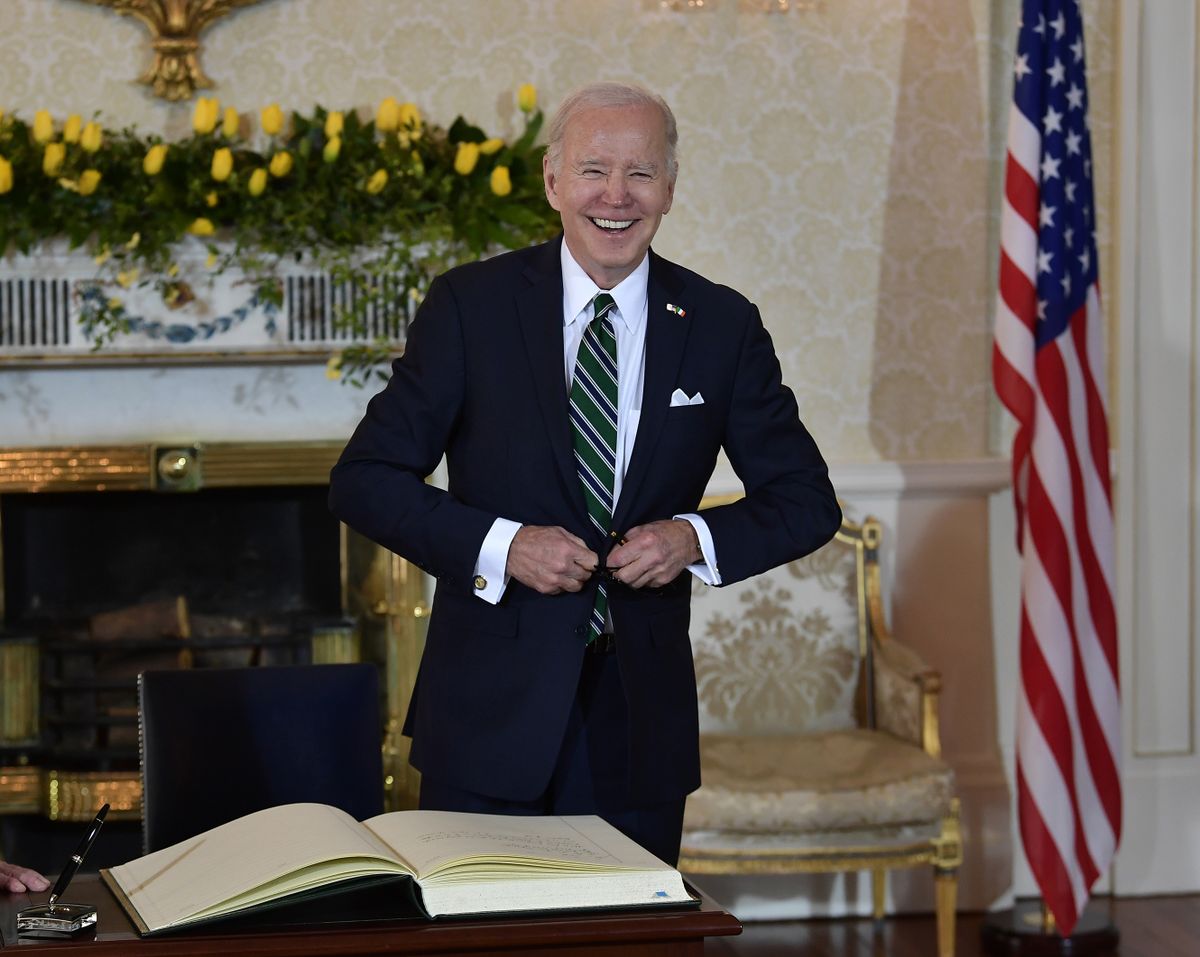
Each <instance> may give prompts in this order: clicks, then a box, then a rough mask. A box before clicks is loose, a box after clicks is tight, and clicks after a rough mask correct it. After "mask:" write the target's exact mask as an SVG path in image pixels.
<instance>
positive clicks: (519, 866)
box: [101, 804, 693, 935]
mask: <svg viewBox="0 0 1200 957" xmlns="http://www.w3.org/2000/svg"><path fill="white" fill-rule="evenodd" d="M387 875H395V876H398V877H406V878H409V879H410V880H411V882H412V883H413V884H414V885H415V886H414V887H413V888H412V890H413V893H414V897H415V898H416V901H417V904H418V906H419V907H420V909H421V910H422V911H423V912H424V914H425V915H426V916H428V917H445V916H466V915H472V914H489V913H514V912H520V911H557V910H575V909H593V908H603V907H641V906H653V905H655V904H674V905H676V906H678V905H680V904H690V903H692V902H693V898H692V897H691V895H690V894H689V893H688V892H687V891H686V890H685V889H684V885H683V878H682V877H681V876H680V874H679V872H678V871H677V870H675V869H674V868H673V867H670V866H669V865H667V864H664V863H663V862H662V861H660V860H659V859H658V858H657V857H655V856H654V855H652V854H651V853H650V852H649V851H646V850H644V849H643V848H641V847H639V846H638V845H637V844H635V843H634V842H633V841H631V840H630V839H629V838H627V837H626V836H625V835H624V834H622V833H621V832H620V831H618V830H617V829H616V828H614V827H613V826H612V825H610V824H608V823H606V822H605V821H603V820H601V819H600V818H598V817H592V816H586V817H508V816H502V815H495V814H466V813H460V812H454V811H393V812H392V813H390V814H381V815H379V816H378V817H373V818H370V819H369V820H367V821H364V822H362V823H359V822H358V821H355V820H354V818H352V817H350V815H348V814H346V813H345V812H343V811H339V810H338V809H337V808H333V807H329V806H327V805H324V804H285V805H281V806H280V807H273V808H268V809H267V810H265V811H257V812H255V813H254V814H248V815H246V816H245V817H242V818H238V819H237V820H236V821H231V822H229V823H228V824H222V825H221V826H220V827H215V828H213V829H212V830H211V831H206V832H205V833H203V834H199V835H197V836H196V837H192V838H189V839H188V840H186V841H181V842H180V843H178V844H175V845H173V846H172V847H167V848H163V849H162V850H160V851H155V852H154V853H152V854H147V855H146V856H145V857H139V858H138V859H137V860H134V861H130V862H129V863H128V864H122V865H120V866H119V867H114V868H112V869H111V870H106V871H102V872H101V876H102V877H103V879H104V881H105V882H106V883H107V884H108V886H109V887H110V888H111V889H112V891H113V893H114V894H116V896H117V898H118V899H119V900H120V901H121V903H122V905H123V906H124V907H125V909H126V911H127V912H128V913H129V915H130V917H131V918H132V919H133V921H134V923H136V924H137V926H138V929H139V930H140V931H141V932H142V934H144V935H145V934H155V933H159V932H162V931H167V930H172V929H175V928H181V927H187V926H191V925H195V924H200V923H206V922H208V921H211V920H216V919H218V918H223V917H229V916H232V915H235V914H241V913H244V912H247V911H249V910H251V909H254V908H260V907H265V906H270V905H272V904H275V903H277V902H280V901H283V900H288V899H290V898H292V897H293V895H307V894H313V893H314V892H324V891H329V892H333V891H337V890H339V889H341V887H342V885H343V882H347V881H353V880H355V879H358V878H369V877H383V876H387Z"/></svg>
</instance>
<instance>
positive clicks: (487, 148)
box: [479, 136, 504, 156]
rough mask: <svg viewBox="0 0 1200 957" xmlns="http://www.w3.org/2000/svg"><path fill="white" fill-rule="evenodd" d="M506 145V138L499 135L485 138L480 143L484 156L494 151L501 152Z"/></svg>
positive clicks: (480, 150)
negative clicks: (503, 138)
mask: <svg viewBox="0 0 1200 957" xmlns="http://www.w3.org/2000/svg"><path fill="white" fill-rule="evenodd" d="M503 146H504V140H502V139H500V138H499V137H498V136H493V137H492V138H491V139H487V140H484V141H483V142H482V143H480V144H479V152H481V153H482V154H483V155H484V156H491V155H492V154H493V153H499V152H500V150H501V149H502V148H503Z"/></svg>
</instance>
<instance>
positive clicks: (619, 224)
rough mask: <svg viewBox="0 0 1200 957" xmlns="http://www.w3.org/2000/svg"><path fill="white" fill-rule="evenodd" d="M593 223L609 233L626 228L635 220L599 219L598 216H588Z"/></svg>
mask: <svg viewBox="0 0 1200 957" xmlns="http://www.w3.org/2000/svg"><path fill="white" fill-rule="evenodd" d="M589 218H590V219H591V221H592V222H593V223H595V224H596V225H597V226H599V227H600V228H601V229H603V230H607V231H608V232H610V233H619V232H621V230H623V229H628V228H629V227H630V226H632V225H633V224H634V223H635V222H637V220H634V219H600V218H599V217H598V216H591V217H589Z"/></svg>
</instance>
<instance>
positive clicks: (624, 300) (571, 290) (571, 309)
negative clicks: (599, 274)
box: [560, 240, 650, 332]
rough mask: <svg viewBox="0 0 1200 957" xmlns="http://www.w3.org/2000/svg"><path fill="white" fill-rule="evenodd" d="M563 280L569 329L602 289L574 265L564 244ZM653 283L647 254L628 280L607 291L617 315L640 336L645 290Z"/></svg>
mask: <svg viewBox="0 0 1200 957" xmlns="http://www.w3.org/2000/svg"><path fill="white" fill-rule="evenodd" d="M560 258H561V261H562V277H563V325H564V326H570V325H572V324H573V323H574V322H575V320H576V319H578V318H579V317H580V314H581V313H583V310H584V307H585V306H586V305H587V304H588V303H589V302H591V301H592V299H593V298H594V297H595V295H596V293H598V292H600V291H601V290H600V287H599V286H597V285H596V283H595V282H594V281H593V280H592V277H591V276H589V275H588V274H587V273H586V272H584V271H583V267H582V266H580V265H579V263H577V262H576V261H575V257H574V256H572V255H571V250H569V249H568V248H567V243H566V240H563V243H562V250H561V253H560ZM649 281H650V254H649V253H646V255H645V256H643V257H642V261H641V262H640V263H638V265H637V268H636V269H634V271H633V272H631V273H630V274H629V275H628V276H626V277H625V278H624V279H622V280H621V281H620V282H619V283H617V285H616V286H614V287H613V288H612V289H608V290H605V291H606V292H607V293H608V294H609V295H610V296H612V297H613V299H614V300H615V301H616V303H617V314H618V316H619V318H620V319H621V321H622V322H624V323H625V328H626V329H627V330H628V331H629V332H637V331H638V330H639V329H640V328H641V326H642V325H643V324H644V322H645V320H646V288H647V286H648V284H649Z"/></svg>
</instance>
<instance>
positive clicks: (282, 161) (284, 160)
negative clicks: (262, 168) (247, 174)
mask: <svg viewBox="0 0 1200 957" xmlns="http://www.w3.org/2000/svg"><path fill="white" fill-rule="evenodd" d="M270 170H271V175H272V176H276V177H278V178H280V179H282V178H283V177H284V176H287V174H288V173H290V172H291V171H292V154H291V153H289V152H288V151H287V150H280V151H279V152H278V153H276V154H275V155H274V156H272V157H271V164H270Z"/></svg>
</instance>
